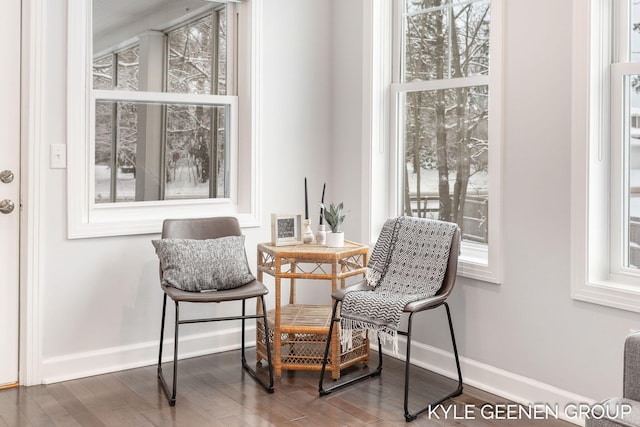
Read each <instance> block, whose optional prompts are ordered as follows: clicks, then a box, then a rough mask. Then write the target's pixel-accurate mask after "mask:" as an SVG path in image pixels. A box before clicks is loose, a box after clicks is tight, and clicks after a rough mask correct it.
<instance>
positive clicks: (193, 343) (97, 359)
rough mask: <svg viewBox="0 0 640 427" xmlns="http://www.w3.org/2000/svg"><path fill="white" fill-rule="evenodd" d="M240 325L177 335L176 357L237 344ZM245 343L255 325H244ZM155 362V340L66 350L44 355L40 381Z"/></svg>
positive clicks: (169, 353)
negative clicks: (58, 355)
mask: <svg viewBox="0 0 640 427" xmlns="http://www.w3.org/2000/svg"><path fill="white" fill-rule="evenodd" d="M240 332H241V330H240V328H239V327H238V328H232V329H224V330H220V331H215V332H208V333H204V334H193V335H185V336H181V337H180V345H179V348H178V358H179V359H186V358H189V357H196V356H203V355H205V354H212V353H221V352H224V351H229V350H235V349H239V348H240ZM246 336H247V338H250V337H254V339H253V341H250V340H247V342H246V346H247V347H251V346H255V325H254V326H249V325H247V328H246ZM163 346H164V351H163V353H162V360H163V362H168V361H171V360H173V337H171V338H169V337H166V336H165V340H164V344H163ZM156 363H158V341H149V342H145V343H140V344H134V345H129V346H121V347H112V348H107V349H103V350H98V351H89V352H83V353H74V354H68V355H65V356H60V357H51V358H47V359H44V361H43V364H42V383H43V384H51V383H56V382H60V381H67V380H72V379H77V378H83V377H90V376H93V375H100V374H106V373H109V372H116V371H122V370H126V369H132V368H139V367H142V366H149V365H154V364H156Z"/></svg>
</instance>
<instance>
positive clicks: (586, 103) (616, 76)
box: [571, 0, 640, 312]
mask: <svg viewBox="0 0 640 427" xmlns="http://www.w3.org/2000/svg"><path fill="white" fill-rule="evenodd" d="M573 10H574V17H573V19H574V21H573V28H574V37H573V40H574V46H573V73H572V74H573V79H572V80H573V87H572V90H573V96H572V97H573V99H572V103H573V105H572V156H571V159H572V162H571V167H572V173H571V194H572V198H571V219H572V228H571V245H572V247H571V252H572V253H571V262H572V266H571V295H572V297H573V298H574V299H577V300H581V301H588V302H592V303H596V304H601V305H606V306H609V307H615V308H619V309H623V310H629V311H634V312H640V272H637V271H633V270H632V269H629V268H625V267H624V266H623V257H624V252H625V250H624V249H623V233H624V232H625V229H626V226H625V225H624V222H625V221H624V217H625V216H624V215H623V211H624V209H625V202H624V201H623V199H624V198H623V194H624V191H623V190H624V181H623V179H622V172H623V170H624V169H623V167H624V166H623V165H622V159H623V156H622V151H621V150H623V147H622V145H623V138H622V136H623V135H622V132H623V123H624V120H623V115H624V108H623V96H624V95H623V89H622V88H621V87H620V85H619V82H620V81H621V79H622V77H623V76H624V75H626V74H640V67H639V66H638V64H629V63H617V64H613V63H612V62H613V61H612V59H614V58H620V57H621V56H620V55H621V52H624V51H625V46H622V45H620V44H618V45H617V46H615V48H612V39H611V37H612V36H613V30H614V28H613V27H612V22H616V23H618V22H619V21H620V15H619V14H618V13H617V11H616V10H614V9H613V8H612V3H611V0H588V1H585V0H574V7H573ZM623 30H624V29H621V31H623ZM627 31H628V29H627ZM616 123H617V124H618V126H616V125H614V124H616ZM614 159H619V161H618V162H616V161H612V160H614Z"/></svg>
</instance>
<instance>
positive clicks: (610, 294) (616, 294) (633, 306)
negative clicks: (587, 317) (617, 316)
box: [571, 280, 640, 313]
mask: <svg viewBox="0 0 640 427" xmlns="http://www.w3.org/2000/svg"><path fill="white" fill-rule="evenodd" d="M571 296H572V298H573V299H575V300H579V301H585V302H590V303H593V304H599V305H604V306H607V307H611V308H617V309H620V310H626V311H632V312H635V313H640V289H639V288H638V287H632V286H629V285H627V284H625V283H621V282H616V281H613V280H602V281H597V282H589V283H583V284H582V285H580V286H574V289H573V290H572V293H571Z"/></svg>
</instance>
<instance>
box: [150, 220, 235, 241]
mask: <svg viewBox="0 0 640 427" xmlns="http://www.w3.org/2000/svg"><path fill="white" fill-rule="evenodd" d="M241 235H242V231H241V230H240V224H239V223H238V220H237V218H234V217H214V218H185V219H165V220H164V222H163V223H162V238H163V239H165V238H174V239H199V240H205V239H217V238H219V237H226V236H241Z"/></svg>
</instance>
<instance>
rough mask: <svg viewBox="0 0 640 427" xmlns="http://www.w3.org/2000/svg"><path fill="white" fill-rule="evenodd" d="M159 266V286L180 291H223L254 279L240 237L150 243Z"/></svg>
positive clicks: (169, 240) (170, 240)
mask: <svg viewBox="0 0 640 427" xmlns="http://www.w3.org/2000/svg"><path fill="white" fill-rule="evenodd" d="M152 243H153V246H155V248H156V254H157V255H158V258H159V259H160V265H161V267H162V272H163V275H162V284H163V285H166V286H173V287H175V288H178V289H182V290H184V291H191V292H198V291H209V290H220V291H221V290H225V289H233V288H237V287H239V286H242V285H244V284H246V283H249V282H251V281H252V280H255V277H254V276H253V274H251V271H250V270H249V263H248V262H247V255H246V253H245V250H244V236H227V237H221V238H219V239H209V240H194V239H160V240H152Z"/></svg>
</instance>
